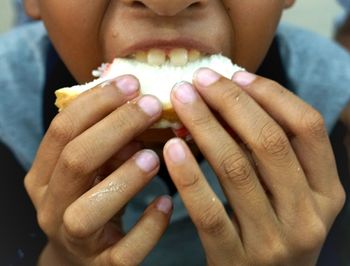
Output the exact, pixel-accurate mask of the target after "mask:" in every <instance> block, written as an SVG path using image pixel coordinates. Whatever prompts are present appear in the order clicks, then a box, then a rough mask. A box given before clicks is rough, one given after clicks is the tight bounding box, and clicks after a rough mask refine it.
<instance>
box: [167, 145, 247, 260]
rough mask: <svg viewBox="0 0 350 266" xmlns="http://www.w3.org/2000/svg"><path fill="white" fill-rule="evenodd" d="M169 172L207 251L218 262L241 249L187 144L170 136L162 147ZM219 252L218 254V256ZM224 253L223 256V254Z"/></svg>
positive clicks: (231, 226)
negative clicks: (170, 138)
mask: <svg viewBox="0 0 350 266" xmlns="http://www.w3.org/2000/svg"><path fill="white" fill-rule="evenodd" d="M164 160H165V163H166V165H167V168H168V171H169V174H170V176H171V178H172V180H173V181H174V184H175V186H176V188H177V189H178V192H179V194H180V196H181V198H182V200H183V202H184V204H185V206H186V208H187V210H188V213H189V215H190V217H191V219H192V221H193V223H194V224H195V226H196V228H197V230H198V233H199V236H200V238H201V240H202V244H203V247H204V249H205V250H206V253H207V254H213V255H215V256H214V257H215V258H216V259H218V260H217V262H218V265H221V264H220V263H219V261H220V258H223V257H226V256H227V254H236V253H237V252H240V251H241V248H242V247H241V246H240V243H241V242H240V238H239V235H238V232H237V231H236V229H235V227H234V226H233V224H232V222H231V220H230V218H229V217H228V215H227V213H226V211H225V208H224V206H223V204H222V203H221V202H220V200H219V199H218V198H217V196H216V194H215V193H214V192H213V190H212V189H211V187H210V186H209V184H208V182H207V181H206V179H205V178H204V176H203V174H202V172H201V170H200V168H199V166H198V164H197V162H196V160H195V158H194V157H193V155H192V153H191V152H190V150H189V148H188V147H187V145H186V144H185V143H184V142H183V141H182V140H180V139H172V140H170V141H168V142H167V143H166V145H165V146H164ZM221 255H222V256H221ZM223 255H225V256H223Z"/></svg>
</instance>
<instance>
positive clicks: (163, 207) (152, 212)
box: [97, 196, 173, 265]
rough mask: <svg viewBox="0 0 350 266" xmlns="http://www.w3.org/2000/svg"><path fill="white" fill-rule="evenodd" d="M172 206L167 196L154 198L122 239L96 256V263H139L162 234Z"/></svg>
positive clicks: (167, 222)
mask: <svg viewBox="0 0 350 266" xmlns="http://www.w3.org/2000/svg"><path fill="white" fill-rule="evenodd" d="M172 208H173V205H172V201H171V198H170V197H168V196H162V197H160V198H158V199H157V200H155V201H154V202H153V203H152V204H151V205H150V206H149V207H148V208H147V209H146V211H145V212H144V214H143V216H142V217H141V218H140V220H139V221H138V222H137V224H136V225H135V226H134V227H133V228H132V229H131V231H130V232H129V233H128V234H127V235H126V236H125V237H124V238H123V239H121V240H120V241H119V242H118V243H117V244H116V245H114V246H112V247H111V248H109V249H107V250H106V251H105V252H103V253H102V254H101V255H100V256H98V257H97V262H98V263H97V264H98V265H140V264H141V263H142V261H143V260H144V259H145V258H146V256H147V255H148V254H149V253H150V252H151V251H152V249H153V248H154V247H155V246H156V244H157V243H158V242H159V240H160V238H161V236H162V235H163V234H164V232H165V230H166V228H167V226H168V224H169V220H170V215H171V212H172Z"/></svg>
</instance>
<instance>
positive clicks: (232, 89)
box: [195, 69, 310, 211]
mask: <svg viewBox="0 0 350 266" xmlns="http://www.w3.org/2000/svg"><path fill="white" fill-rule="evenodd" d="M208 76H212V77H214V76H215V77H216V78H217V81H216V82H214V83H212V84H210V85H208V84H206V83H205V81H206V80H207V79H208ZM195 80H196V81H195V84H196V86H197V88H198V91H199V92H200V94H201V95H202V97H203V98H204V99H205V101H206V102H207V103H208V104H209V106H210V107H212V108H213V109H214V110H216V111H218V113H219V114H220V116H222V117H223V118H224V120H225V121H226V122H227V123H228V125H229V126H230V127H231V128H232V129H233V130H234V131H235V132H236V133H237V135H238V136H239V137H240V138H241V139H242V140H243V142H244V143H245V144H246V145H247V147H248V148H249V149H250V150H251V152H252V154H253V156H254V159H255V161H256V163H257V169H258V171H259V174H260V175H261V177H262V178H263V180H264V183H265V184H266V186H267V188H268V190H269V191H270V192H271V194H272V196H273V199H274V201H273V202H274V206H275V208H277V209H278V210H283V211H284V210H286V209H294V208H295V206H298V202H300V200H305V199H306V198H307V197H309V196H310V191H309V186H308V184H307V180H306V179H305V175H304V173H303V171H302V168H301V165H300V164H299V161H298V159H297V157H296V155H295V153H294V150H293V148H292V146H291V144H290V142H289V139H288V137H287V135H286V133H285V132H284V131H283V129H282V128H281V127H280V126H279V124H278V123H276V122H275V121H274V120H273V119H272V118H271V117H270V116H269V115H268V114H267V113H266V112H265V111H264V110H263V109H262V108H261V107H260V106H259V105H258V104H257V103H256V102H255V101H254V100H253V99H252V98H251V97H250V96H249V95H248V94H247V93H245V91H243V90H242V89H241V88H240V87H239V86H237V85H235V84H234V83H233V82H232V81H231V80H228V79H226V78H223V77H221V76H220V75H218V74H217V73H215V72H213V71H211V70H210V69H201V70H199V71H198V72H197V74H196V76H195ZM218 92H219V93H218ZM286 173H287V174H286ZM290 191H298V193H299V196H300V197H295V195H294V194H293V193H290Z"/></svg>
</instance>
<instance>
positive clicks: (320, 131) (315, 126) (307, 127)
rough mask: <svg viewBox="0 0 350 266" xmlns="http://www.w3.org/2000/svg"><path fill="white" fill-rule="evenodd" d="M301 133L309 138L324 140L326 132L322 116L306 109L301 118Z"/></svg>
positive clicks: (313, 110)
mask: <svg viewBox="0 0 350 266" xmlns="http://www.w3.org/2000/svg"><path fill="white" fill-rule="evenodd" d="M300 124H301V131H302V133H303V134H306V135H308V136H310V137H316V138H326V137H327V130H326V126H325V121H324V118H323V117H322V115H321V114H320V113H319V112H318V111H316V110H315V109H312V108H310V109H308V110H307V111H305V114H304V115H303V116H302V121H301V123H300Z"/></svg>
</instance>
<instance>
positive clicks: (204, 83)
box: [164, 69, 345, 266]
mask: <svg viewBox="0 0 350 266" xmlns="http://www.w3.org/2000/svg"><path fill="white" fill-rule="evenodd" d="M233 80H234V82H232V81H231V80H228V79H225V78H223V77H220V76H219V75H218V74H217V73H214V72H212V71H210V70H209V69H202V70H200V71H199V72H197V74H196V75H195V80H194V86H195V87H193V86H192V85H191V84H188V83H182V84H180V85H178V86H177V87H175V88H174V90H173V93H172V103H173V105H174V108H175V110H176V112H177V114H178V116H179V117H180V119H181V120H182V122H183V123H184V125H185V126H186V127H187V129H188V130H189V131H190V133H191V135H192V137H193V139H194V141H195V142H196V144H197V145H198V147H199V149H200V150H201V152H202V153H203V155H204V156H205V157H206V159H207V160H208V162H209V163H210V164H211V166H212V167H213V169H214V171H215V172H216V174H217V176H218V179H219V181H220V183H221V186H222V188H223V191H224V193H225V195H226V198H227V204H228V205H229V207H231V208H232V210H233V215H228V214H227V212H226V210H225V208H224V205H223V203H222V202H220V200H218V198H217V196H216V195H215V193H214V192H213V191H212V189H211V188H210V186H209V185H208V183H207V181H206V179H205V177H204V175H203V173H202V172H201V170H200V168H199V166H198V164H197V162H196V160H195V158H194V156H193V155H192V153H191V151H190V150H189V148H188V147H187V145H186V144H185V143H184V142H183V141H182V140H179V139H172V140H170V141H169V142H168V143H167V144H166V146H165V148H164V159H165V162H166V164H167V167H168V170H169V173H170V175H171V177H172V179H173V181H174V183H175V185H176V187H177V189H178V191H179V193H180V195H181V197H182V199H183V201H184V204H185V206H186V208H187V209H188V211H189V215H190V216H191V219H192V220H193V222H194V224H195V226H196V228H197V230H198V233H199V236H200V239H201V241H202V244H203V247H204V249H205V252H206V257H207V262H208V264H209V265H221V266H222V265H312V264H315V263H316V261H317V257H318V255H319V252H320V250H321V247H322V244H323V242H324V240H325V238H326V235H327V233H328V231H329V229H330V227H331V225H332V223H333V221H334V219H335V217H336V216H337V214H338V213H339V211H340V209H341V208H342V206H343V204H344V198H345V196H344V191H343V188H342V186H341V184H340V182H339V178H338V174H337V169H336V164H335V160H334V157H333V153H332V149H331V145H330V143H329V140H328V137H327V132H326V130H325V128H324V124H323V119H322V117H321V115H320V114H319V113H318V112H317V111H315V110H314V109H313V108H311V107H310V106H309V105H307V104H306V103H304V102H303V101H301V100H300V99H299V98H297V97H296V96H295V95H293V94H292V93H290V92H289V91H287V90H286V89H285V88H282V87H281V86H280V85H279V84H276V83H275V82H272V81H270V80H267V79H264V78H261V77H256V76H255V75H252V74H249V73H246V72H239V73H236V74H235V75H234V77H233ZM211 110H214V113H215V114H216V115H217V114H218V116H219V117H220V119H223V120H224V121H225V122H226V123H227V125H228V126H229V127H230V129H231V130H232V131H233V132H234V133H235V134H237V136H238V138H239V140H241V141H242V143H240V142H239V141H236V140H235V139H234V138H233V137H232V135H231V134H230V133H228V131H226V130H225V129H224V127H223V126H222V124H221V123H219V122H218V120H217V119H216V115H213V112H212V111H211Z"/></svg>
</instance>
